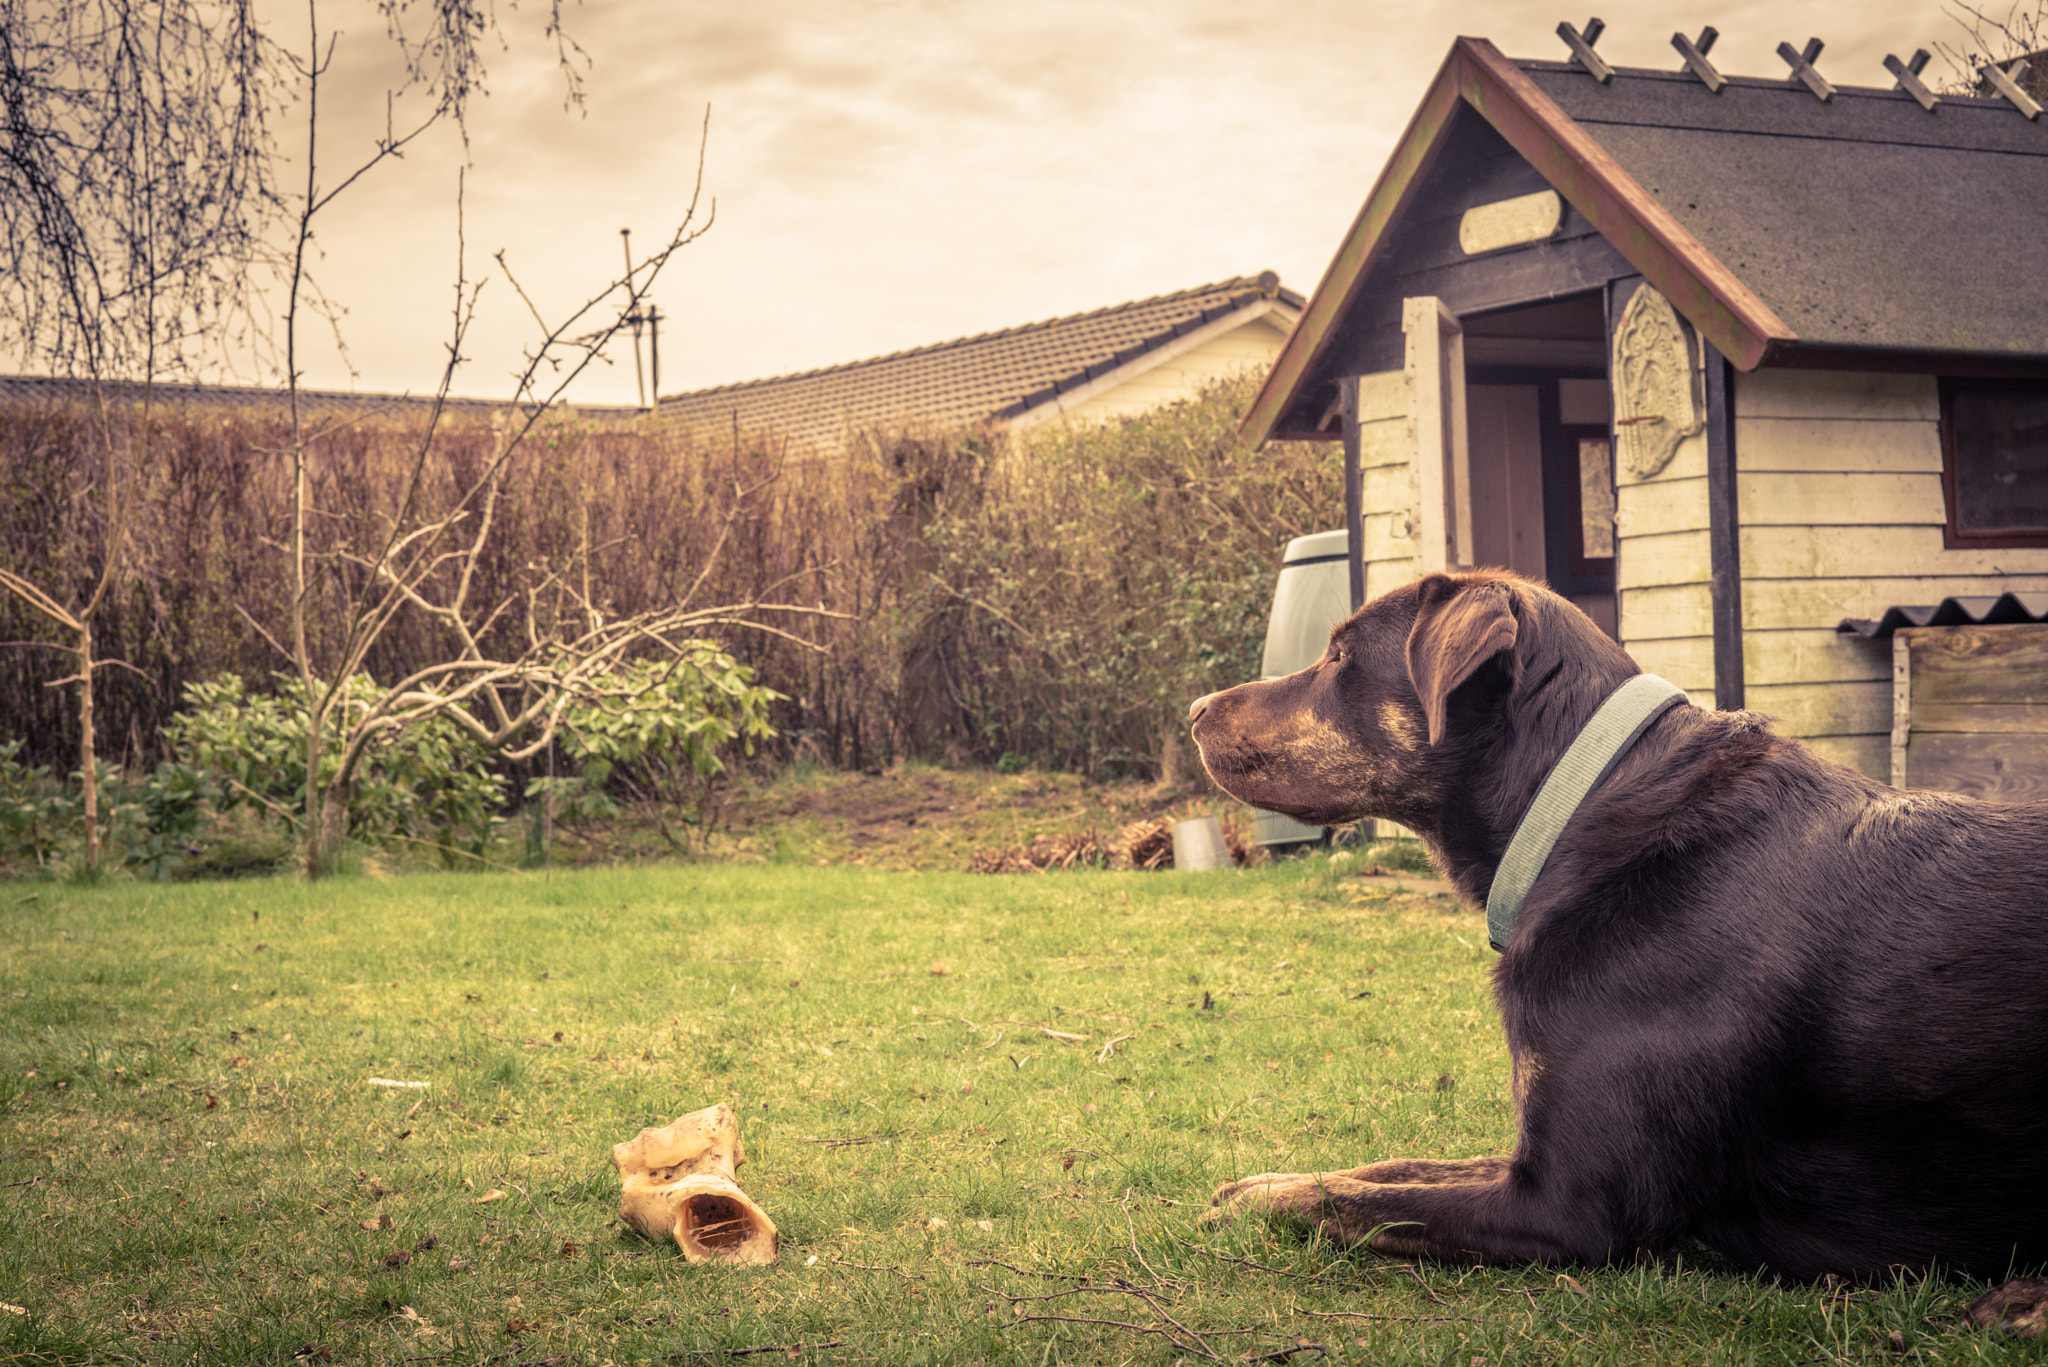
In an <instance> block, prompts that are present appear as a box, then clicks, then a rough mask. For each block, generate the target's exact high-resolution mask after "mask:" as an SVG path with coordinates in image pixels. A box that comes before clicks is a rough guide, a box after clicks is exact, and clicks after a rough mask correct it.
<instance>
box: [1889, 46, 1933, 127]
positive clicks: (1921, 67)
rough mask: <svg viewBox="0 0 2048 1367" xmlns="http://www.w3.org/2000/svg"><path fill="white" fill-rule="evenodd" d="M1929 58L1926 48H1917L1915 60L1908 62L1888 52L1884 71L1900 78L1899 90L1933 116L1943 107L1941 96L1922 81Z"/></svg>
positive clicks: (1914, 54) (1914, 53) (1914, 55)
mask: <svg viewBox="0 0 2048 1367" xmlns="http://www.w3.org/2000/svg"><path fill="white" fill-rule="evenodd" d="M1927 57H1928V53H1927V49H1926V48H1924V47H1923V48H1915V49H1914V51H1913V59H1912V60H1911V61H1907V62H1902V61H1900V60H1899V58H1898V54H1897V53H1892V52H1887V53H1886V54H1885V55H1884V69H1885V70H1886V71H1889V72H1891V73H1892V75H1894V76H1896V77H1897V78H1898V82H1899V84H1898V89H1900V90H1903V91H1905V92H1906V93H1907V94H1908V95H1911V96H1912V97H1913V98H1914V99H1915V100H1916V101H1918V102H1919V104H1920V107H1921V108H1922V109H1924V110H1926V111H1927V112H1928V113H1930V114H1932V113H1933V112H1934V111H1935V110H1937V109H1939V108H1940V107H1941V96H1939V95H1937V94H1935V93H1934V92H1933V91H1932V90H1929V89H1928V88H1927V84H1926V82H1924V81H1922V80H1921V79H1920V73H1921V72H1923V71H1925V70H1926V69H1927Z"/></svg>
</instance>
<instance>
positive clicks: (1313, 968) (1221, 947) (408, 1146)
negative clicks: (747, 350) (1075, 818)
mask: <svg viewBox="0 0 2048 1367" xmlns="http://www.w3.org/2000/svg"><path fill="white" fill-rule="evenodd" d="M1340 872H1341V866H1340V867H1339V868H1338V869H1333V868H1332V867H1331V865H1330V864H1329V862H1328V861H1326V860H1323V859H1321V858H1320V857H1318V858H1317V859H1315V860H1312V861H1307V862H1303V863H1296V864H1287V865H1282V866H1279V867H1274V868H1268V869H1262V870H1257V871H1253V872H1249V873H1216V874H1194V875H1190V874H1172V873H1164V874H1108V873H1071V874H1058V875H1046V876H1038V877H1029V876H1022V877H1019V876H1012V877H1005V878H977V877H972V876H968V875H956V874H932V873H926V874H910V873H881V872H870V871H867V870H859V869H846V868H822V869H821V868H813V867H753V868H742V867H731V866H712V865H694V866H690V865H685V866H676V867H668V868H638V869H610V870H594V871H587V872H578V873H565V872H560V871H558V872H556V873H555V874H554V875H553V877H552V879H549V878H545V877H543V876H542V875H540V874H537V873H536V874H516V875H515V874H507V875H496V874H493V875H473V876H457V875H449V876H416V877H406V878H399V879H392V880H387V881H374V880H370V879H349V880H339V881H335V882H331V883H325V884H318V885H303V884H296V883H291V882H282V881H279V882H259V883H235V884H216V885H211V886H175V887H155V886H141V885H127V886H112V887H105V888H97V889H79V888H72V887H64V886H60V885H54V884H43V885H40V886H35V885H22V884H15V885H11V886H0V1304H4V1306H5V1309H4V1310H0V1362H4V1363H7V1364H16V1363H22V1364H28V1363H71V1362H87V1361H136V1362H147V1363H150V1364H159V1363H176V1362H206V1363H216V1362H221V1363H225V1362H252V1363H269V1364H289V1363H292V1362H294V1361H297V1362H304V1363H314V1362H330V1361H331V1362H337V1363H340V1362H379V1363H394V1364H395V1363H448V1364H463V1365H464V1367H469V1365H470V1364H504V1365H505V1367H521V1365H523V1367H540V1365H542V1364H548V1365H553V1364H571V1363H596V1362H608V1361H613V1362H641V1361H654V1360H666V1361H672V1362H678V1363H712V1362H720V1361H746V1360H751V1359H750V1358H744V1357H740V1356H737V1355H738V1354H740V1353H742V1352H745V1351H746V1350H767V1349H775V1350H779V1352H780V1353H782V1354H794V1355H795V1356H798V1357H801V1358H807V1359H810V1360H816V1361H848V1362H855V1361H860V1362H879V1363H922V1362H985V1361H986V1362H1016V1363H1030V1364H1050V1363H1059V1362H1077V1363H1078V1362H1122V1361H1135V1362H1155V1363H1169V1362H1173V1361H1175V1360H1183V1361H1188V1362H1194V1361H1201V1360H1209V1359H1221V1360H1230V1361H1244V1360H1246V1359H1248V1358H1253V1357H1257V1358H1263V1359H1264V1360H1267V1361H1292V1362H1295V1363H1307V1362H1313V1361H1317V1360H1319V1355H1320V1359H1322V1360H1332V1361H1345V1362H1371V1363H1392V1362H1413V1363H1429V1364H1445V1365H1448V1364H1457V1367H1475V1365H1476V1364H1481V1363H1484V1364H1489V1365H1490V1364H1498V1363H1511V1362H1512V1363H1520V1362H1572V1363H1593V1362H1617V1363H1619V1362H1627V1363H1638V1362H1687V1363H1694V1362H1715V1363H1722V1362H1727V1363H1749V1362H1759V1363H1785V1364H1806V1363H1816V1362H1840V1361H1852V1362H1857V1361H1872V1362H1878V1361H1894V1360H1899V1357H1900V1355H1901V1354H1904V1355H1905V1356H1906V1357H1908V1358H1911V1359H1913V1360H1916V1361H1942V1362H1947V1361H1978V1360H1987V1361H2001V1362H2002V1361H2039V1360H2041V1359H2042V1357H2043V1352H2042V1350H2041V1348H2040V1347H2039V1346H2036V1345H2022V1344H2017V1343H2013V1342H2010V1341H2004V1340H1998V1339H1993V1338H1990V1337H1987V1336H1982V1335H1978V1334H1974V1333H1969V1332H1965V1331H1963V1330H1962V1329H1961V1328H1960V1327H1959V1324H1958V1321H1957V1312H1958V1310H1959V1309H1960V1307H1961V1305H1962V1304H1963V1303H1964V1302H1965V1301H1966V1300H1967V1299H1968V1297H1969V1296H1970V1295H1971V1294H1972V1291H1973V1288H1972V1287H1970V1286H1969V1285H1967V1284H1962V1283H1939V1282H1935V1283H1924V1282H1906V1283H1901V1284H1898V1285H1893V1286H1886V1287H1876V1288H1858V1287H1846V1286H1845V1287H1832V1288H1830V1287H1816V1286H1789V1287H1783V1288H1779V1287H1774V1286H1771V1285H1768V1284H1765V1283H1761V1282H1758V1281H1756V1280H1755V1279H1752V1278H1748V1277H1745V1276H1742V1275H1740V1274H1739V1271H1738V1270H1736V1269H1731V1268H1728V1267H1726V1266H1724V1265H1721V1264H1719V1263H1717V1262H1716V1261H1715V1260H1714V1259H1713V1258H1712V1257H1711V1255H1708V1254H1706V1253H1705V1251H1704V1250H1696V1251H1694V1252H1693V1253H1688V1254H1687V1255H1686V1256H1685V1257H1684V1258H1682V1259H1674V1260H1673V1261H1671V1262H1670V1263H1668V1264H1666V1265H1664V1266H1661V1267H1646V1268H1629V1269H1625V1270H1614V1271H1591V1272H1588V1271H1578V1272H1574V1273H1572V1274H1571V1275H1569V1276H1563V1275H1559V1274H1558V1273H1557V1272H1556V1271H1554V1270H1545V1269H1537V1268H1529V1269H1510V1270H1501V1269H1479V1270H1472V1269H1460V1268H1449V1267H1440V1266H1434V1265H1428V1264H1424V1265H1420V1266H1417V1265H1413V1264H1408V1263H1400V1262H1395V1261H1391V1260H1388V1259H1384V1258H1380V1257H1377V1256H1374V1255H1371V1254H1366V1253H1352V1252H1347V1251H1345V1250H1341V1249H1337V1248H1333V1247H1330V1246H1328V1245H1325V1244H1322V1243H1319V1242H1316V1241H1314V1240H1304V1238H1302V1237H1301V1236H1299V1235H1297V1234H1292V1233H1288V1232H1285V1231H1275V1230H1272V1229H1269V1228H1267V1227H1266V1226H1265V1225H1263V1224H1258V1223H1254V1224H1248V1225H1239V1226H1230V1227H1224V1228H1220V1229H1203V1228H1200V1227H1198V1226H1197V1224H1196V1216H1197V1214H1198V1213H1199V1212H1200V1210H1201V1209H1202V1208H1203V1206H1204V1205H1205V1204H1206V1202H1207V1199H1208V1195H1209V1193H1210V1191H1211V1190H1212V1189H1213V1187H1214V1186H1215V1185H1216V1184H1218V1183H1219V1182H1222V1181H1225V1180H1228V1179H1230V1178H1233V1177H1237V1176H1241V1175H1243V1174H1245V1173H1250V1172H1259V1171H1267V1170H1275V1169H1284V1170H1297V1169H1314V1168H1332V1167H1351V1166H1356V1165H1357V1164H1358V1163H1361V1162H1364V1161H1368V1160H1371V1159H1376V1158H1381V1157H1387V1156H1415V1157H1421V1156H1439V1157H1462V1156H1467V1155H1473V1154H1480V1153H1488V1152H1498V1151H1501V1150H1502V1149H1504V1148H1505V1146H1506V1145H1507V1144H1508V1142H1509V1140H1510V1136H1511V1130H1512V1116H1511V1113H1510V1109H1509V1105H1508V1101H1507V1068H1506V1055H1505V1051H1504V1048H1503V1045H1502V1043H1501V1039H1500V1034H1499V1028H1498V1024H1497V1022H1496V1020H1495V1017H1494V1014H1493V1010H1492V1006H1491V1002H1490V999H1489V997H1488V995H1487V991H1486V973H1487V969H1488V967H1489V962H1490V959H1491V955H1490V954H1489V953H1488V951H1487V950H1486V948H1485V943H1484V942H1485V934H1484V927H1483V922H1482V919H1481V918H1480V917H1479V916H1477V915H1475V914H1473V913H1471V912H1468V911H1465V910H1462V909H1460V908H1458V907H1456V905H1455V904H1454V903H1453V902H1452V901H1451V900H1450V899H1448V898H1431V897H1426V896H1412V895H1402V894H1389V893H1388V892H1386V891H1385V890H1384V889H1382V888H1373V887H1368V886H1366V885H1363V884H1360V883H1358V882H1356V881H1354V880H1347V879H1345V878H1343V877H1341V876H1340ZM371 1078H384V1079H392V1080H396V1081H402V1082H423V1083H426V1084H428V1085H427V1086H426V1087H424V1088H392V1087H384V1086H378V1085H373V1084H371V1083H370V1082H369V1081H368V1079H371ZM718 1100H729V1101H731V1102H732V1103H733V1105H734V1106H736V1107H737V1108H738V1110H739V1113H740V1117H741V1127H742V1136H743V1138H744V1140H745V1142H746V1146H747V1151H748V1155H749V1158H750V1162H749V1163H748V1165H747V1166H746V1167H745V1168H743V1169H742V1170H741V1172H740V1181H741V1183H742V1185H743V1186H745V1187H746V1188H747V1189H748V1191H749V1192H750V1193H751V1194H752V1195H753V1196H754V1197H755V1199H756V1200H758V1201H759V1202H760V1203H761V1205H762V1206H764V1207H765V1208H766V1209H767V1211H768V1212H769V1214H770V1215H771V1216H772V1217H773V1218H774V1219H775V1221H776V1223H777V1224H778V1225H779V1226H780V1227H781V1230H782V1235H783V1246H782V1258H781V1261H780V1262H779V1263H778V1264H776V1265H775V1266H773V1267H771V1268H764V1269H746V1270H738V1269H726V1268H714V1267H699V1266H691V1265H689V1264H687V1263H685V1262H684V1261H683V1260H682V1258H681V1257H680V1255H679V1254H678V1253H677V1252H676V1250H675V1248H674V1246H673V1245H672V1244H662V1245H656V1244H651V1243H648V1242H647V1241H645V1240H643V1239H641V1238H639V1237H638V1236H637V1235H634V1234H632V1233H631V1232H630V1231H627V1230H624V1229H623V1228H621V1227H620V1226H618V1225H617V1224H616V1223H615V1218H614V1217H615V1214H616V1209H617V1192H618V1186H617V1180H616V1177H615V1176H614V1174H613V1172H612V1170H611V1167H610V1163H609V1151H610V1147H611V1145H612V1144H613V1143H614V1142H616V1141H618V1140H621V1139H626V1138H629V1137H631V1136H632V1135H633V1134H634V1133H635V1132H636V1131H638V1130H639V1129H640V1128H641V1127H642V1126H645V1125H655V1124H662V1123H665V1122H667V1121H668V1120H670V1119H671V1118H673V1117H674V1116H676V1115H678V1114H680V1113H682V1112H685V1111H690V1110H695V1109H698V1108H700V1107H702V1106H705V1105H708V1104H710V1103H712V1102H714V1101H718ZM494 1190H495V1191H501V1192H505V1193H507V1194H506V1195H505V1196H504V1197H503V1198H502V1199H497V1200H491V1201H483V1202H480V1201H479V1198H480V1197H483V1196H484V1195H485V1194H486V1193H488V1192H491V1191H494ZM385 1217H388V1224H387V1223H386V1220H385ZM366 1223H367V1224H368V1225H369V1226H370V1227H368V1228H366V1227H365V1224H366ZM401 1252H403V1253H405V1254H407V1255H408V1257H407V1258H404V1259H401V1258H399V1257H398V1256H397V1255H398V1254H400V1253H401ZM399 1263H402V1264H403V1265H401V1266H390V1265H387V1264H399ZM774 1356H775V1354H768V1355H766V1356H765V1357H764V1358H763V1360H770V1359H772V1358H773V1357H774Z"/></svg>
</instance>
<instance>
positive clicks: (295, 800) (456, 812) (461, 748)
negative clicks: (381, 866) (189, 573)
mask: <svg viewBox="0 0 2048 1367" xmlns="http://www.w3.org/2000/svg"><path fill="white" fill-rule="evenodd" d="M276 683H277V692H276V693H274V694H262V693H252V692H251V691H250V690H249V686H248V684H247V683H245V682H244V681H243V679H242V678H241V676H240V675H237V674H227V675H223V676H222V677H220V678H218V679H215V680H213V681H212V682H210V683H197V684H193V685H192V686H191V687H189V688H187V689H186V690H185V699H186V710H185V711H183V712H180V713H179V714H178V715H177V716H175V717H173V718H172V719H171V723H170V725H169V726H167V727H165V728H164V737H165V741H166V743H167V744H168V746H169V748H170V751H171V754H172V756H173V757H174V759H175V760H177V761H178V762H180V763H182V764H185V765H188V766H190V767H191V768H192V769H193V770H196V771H199V772H202V773H206V774H210V775H212V776H214V778H215V779H216V781H217V782H218V784H219V787H220V805H221V807H222V808H223V809H224V810H233V809H234V808H236V807H239V806H242V805H245V804H250V803H254V804H256V805H258V806H261V807H262V808H264V809H265V810H266V811H269V812H270V813H271V814H273V815H275V816H278V817H280V818H283V819H285V820H287V821H291V822H294V823H296V822H297V821H299V820H300V818H301V814H302V813H303V812H304V811H305V795H306V716H307V707H306V693H305V687H304V685H303V684H302V683H301V682H300V681H299V680H298V679H297V678H294V677H291V676H288V675H278V676H276ZM385 691H386V690H384V689H381V688H379V687H378V686H377V685H376V684H374V683H372V682H371V681H370V680H368V679H365V678H360V677H358V678H355V679H351V680H349V683H348V687H347V689H346V690H345V691H344V700H343V702H342V705H341V706H340V707H338V708H336V709H335V711H334V712H333V713H331V714H330V734H329V736H328V743H327V744H326V745H325V747H324V748H323V750H322V754H321V766H322V769H321V775H320V778H321V781H322V782H327V781H329V780H330V779H331V778H332V777H333V774H334V767H333V766H335V765H337V764H338V763H339V757H340V749H341V735H342V728H343V727H344V725H345V724H346V723H347V720H348V718H349V716H350V715H351V714H359V713H360V712H361V711H362V710H363V709H365V708H367V707H368V706H369V705H370V704H372V703H374V702H375V701H377V699H379V698H381V697H382V696H383V695H384V693H385ZM505 788H506V782H505V780H504V779H503V778H502V777H500V776H499V775H498V774H495V773H493V772H491V756H490V755H489V754H488V753H487V752H486V751H485V750H484V748H483V747H482V746H481V745H478V744H477V743H476V741H475V740H474V739H472V738H471V737H470V735H469V734H468V733H467V732H465V731H463V730H461V729H460V728H459V727H457V726H456V725H455V724H454V723H452V722H449V721H446V720H442V719H439V718H435V719H430V720H427V721H423V722H418V723H415V724H414V725H412V726H409V727H406V728H405V729H404V730H401V731H394V732H391V733H389V734H388V735H387V736H386V737H385V738H383V739H382V740H380V741H379V742H378V743H377V744H376V746H375V747H374V748H373V749H372V751H371V752H370V754H369V755H368V756H367V757H366V758H365V760H364V762H363V764H362V766H361V768H360V769H359V771H358V776H357V779H356V784H355V791H354V793H353V794H352V795H351V797H350V800H349V809H348V812H349V830H350V832H351V834H353V835H355V836H356V837H358V838H360V839H363V840H368V841H372V842H396V843H400V844H416V845H426V846H430V847H432V848H434V849H435V850H437V851H439V852H440V854H441V856H442V858H443V859H444V860H445V861H448V862H456V861H457V860H458V859H459V858H460V857H461V856H464V855H467V856H470V857H474V858H481V857H482V856H483V853H484V851H485V849H486V847H487V846H488V844H489V842H490V840H491V838H492V836H493V835H494V834H495V833H496V831H497V828H498V826H499V825H500V824H502V820H503V819H502V818H501V817H500V816H499V814H498V813H499V809H500V808H501V807H502V806H503V805H504V799H505Z"/></svg>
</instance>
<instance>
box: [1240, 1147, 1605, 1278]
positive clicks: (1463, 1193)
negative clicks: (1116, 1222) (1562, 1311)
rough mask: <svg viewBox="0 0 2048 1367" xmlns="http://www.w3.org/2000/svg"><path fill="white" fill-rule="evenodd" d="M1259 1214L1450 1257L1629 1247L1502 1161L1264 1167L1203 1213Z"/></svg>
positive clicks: (1490, 1258)
mask: <svg viewBox="0 0 2048 1367" xmlns="http://www.w3.org/2000/svg"><path fill="white" fill-rule="evenodd" d="M1388 1178H1394V1179H1399V1180H1391V1181H1390V1180H1386V1179H1388ZM1468 1179H1469V1180H1468ZM1254 1213H1256V1214H1263V1215H1266V1216H1268V1217H1269V1218H1275V1219H1279V1220H1281V1221H1283V1222H1292V1223H1300V1224H1305V1225H1308V1226H1310V1227H1311V1228H1315V1229H1320V1230H1321V1231H1322V1232H1323V1233H1324V1234H1326V1235H1328V1236H1329V1237H1331V1238H1333V1239H1335V1240H1337V1241H1338V1242H1340V1243H1347V1244H1350V1243H1358V1242H1360V1241H1364V1242H1366V1243H1367V1244H1368V1246H1369V1247H1371V1248H1373V1249H1375V1250H1376V1251H1378V1252H1381V1253H1392V1254H1396V1255H1398V1256H1401V1257H1424V1258H1440V1259H1443V1260H1445V1261H1447V1262H1481V1263H1523V1262H1584V1263H1600V1262H1605V1261H1608V1260H1609V1259H1611V1258H1613V1257H1615V1256H1617V1255H1620V1254H1623V1253H1626V1252H1632V1251H1633V1246H1632V1244H1631V1247H1629V1248H1626V1249H1624V1248H1621V1247H1618V1246H1617V1243H1618V1242H1625V1241H1618V1240H1617V1237H1616V1235H1617V1232H1616V1231H1613V1230H1611V1229H1609V1228H1607V1222H1606V1221H1605V1220H1604V1219H1602V1218H1601V1216H1600V1214H1599V1213H1598V1211H1597V1210H1595V1209H1593V1208H1590V1207H1582V1208H1577V1209H1574V1208H1573V1203H1571V1202H1569V1201H1566V1200H1563V1199H1560V1198H1559V1197H1558V1196H1556V1195H1548V1196H1546V1195H1545V1194H1544V1193H1541V1192H1538V1191H1535V1190H1533V1189H1532V1188H1531V1186H1530V1185H1529V1184H1528V1183H1526V1182H1519V1181H1517V1180H1516V1178H1515V1175H1514V1173H1513V1170H1512V1166H1511V1164H1510V1163H1509V1160H1507V1159H1502V1158H1479V1159H1470V1160H1467V1161H1466V1162H1465V1163H1432V1162H1422V1161H1395V1162H1390V1163H1376V1164H1373V1165H1372V1166H1370V1167H1365V1168H1356V1169H1353V1170H1352V1171H1350V1172H1327V1173H1265V1174H1262V1175H1260V1176H1257V1177H1247V1178H1244V1179H1243V1180H1241V1181H1237V1182H1231V1183H1229V1184H1227V1185H1225V1186H1224V1187H1223V1188H1222V1189H1220V1190H1219V1191H1218V1192H1217V1193H1216V1197H1215V1200H1214V1201H1213V1202H1212V1203H1211V1209H1210V1210H1209V1211H1207V1212H1205V1214H1204V1216H1203V1219H1204V1220H1205V1221H1217V1220H1222V1219H1226V1218H1228V1217H1230V1216H1232V1215H1238V1214H1254Z"/></svg>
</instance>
